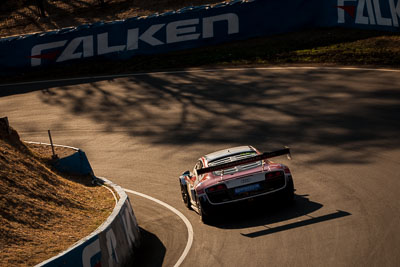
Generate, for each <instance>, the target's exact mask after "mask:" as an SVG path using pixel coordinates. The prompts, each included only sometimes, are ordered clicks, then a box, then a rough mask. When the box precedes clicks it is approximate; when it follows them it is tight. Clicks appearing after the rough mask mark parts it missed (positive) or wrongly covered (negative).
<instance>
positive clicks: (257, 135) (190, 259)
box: [0, 68, 400, 267]
mask: <svg viewBox="0 0 400 267" xmlns="http://www.w3.org/2000/svg"><path fill="white" fill-rule="evenodd" d="M0 92H1V93H0V94H1V95H2V97H0V116H8V117H9V121H10V123H11V125H12V126H13V127H14V128H16V129H17V130H18V131H19V133H20V135H21V136H22V138H23V139H24V140H31V141H42V142H46V141H47V132H46V131H47V130H48V129H51V130H52V134H53V141H54V142H56V143H59V144H65V145H71V146H75V147H80V148H82V149H83V150H85V152H86V153H87V155H88V157H89V159H90V161H91V164H92V167H93V168H94V170H95V173H96V174H97V175H99V176H104V177H108V178H110V179H112V180H113V181H114V182H115V183H117V184H119V185H121V186H122V187H124V188H127V189H131V190H134V191H137V192H141V193H144V194H147V195H149V196H152V197H154V198H156V199H159V200H161V201H163V202H165V203H167V204H169V205H170V206H172V207H174V208H176V209H177V210H179V211H180V212H181V213H182V214H184V215H185V216H186V217H187V218H188V220H189V221H190V223H191V224H192V226H193V231H194V240H193V245H192V247H191V249H190V251H189V253H188V255H187V257H186V259H185V260H184V261H183V263H182V265H181V266H248V267H249V266H289V265H290V266H293V265H295V266H398V264H399V263H400V253H398V252H399V247H400V234H399V233H400V196H399V192H400V172H399V169H400V166H399V165H400V138H399V129H400V120H399V118H400V72H399V71H378V70H367V69H340V68H289V69H285V68H265V69H239V70H213V71H206V70H196V71H191V72H170V73H153V74H138V75H134V76H128V77H118V78H113V77H103V78H91V79H81V80H76V81H58V82H44V83H38V84H22V85H19V86H5V87H0ZM243 144H252V145H254V146H255V147H257V148H259V149H260V150H262V151H269V150H273V149H275V148H282V147H283V146H285V145H287V146H290V147H291V148H292V156H293V160H292V161H290V162H288V160H287V159H286V158H284V157H281V158H277V159H276V160H275V161H278V162H282V163H286V164H288V165H289V167H290V168H291V170H292V173H293V175H294V182H295V187H296V202H295V205H293V206H290V207H276V203H273V202H271V203H265V206H264V207H260V206H254V205H250V208H241V209H240V208H238V209H235V210H231V211H230V212H227V213H224V214H221V215H220V216H219V217H218V218H217V219H216V220H215V221H214V222H213V223H212V224H211V225H203V224H202V223H201V222H200V220H199V218H198V216H197V214H196V213H194V212H193V211H188V210H186V209H185V207H184V205H183V203H182V201H181V198H180V191H179V187H178V176H179V175H180V173H182V172H183V171H185V170H187V169H191V168H192V167H193V164H194V163H195V161H196V160H197V158H198V157H199V156H201V155H202V154H205V153H208V152H211V151H214V150H217V149H222V148H226V147H230V146H236V145H243ZM130 198H131V201H132V205H133V207H134V210H135V214H136V216H137V219H138V222H139V225H140V227H141V228H142V230H143V233H144V237H145V242H144V248H143V250H142V251H141V253H140V258H139V259H138V264H140V265H143V266H161V265H162V266H173V265H174V264H175V263H176V262H177V261H178V259H179V258H180V256H181V254H182V252H183V251H184V249H185V246H186V243H187V238H188V231H187V229H186V226H185V224H184V223H183V221H182V220H181V219H180V218H179V217H178V216H176V214H174V213H173V212H171V210H169V209H166V208H165V207H163V206H161V205H158V204H157V203H155V202H152V201H150V200H148V199H146V198H142V197H140V196H136V195H131V194H130ZM250 204H252V203H250Z"/></svg>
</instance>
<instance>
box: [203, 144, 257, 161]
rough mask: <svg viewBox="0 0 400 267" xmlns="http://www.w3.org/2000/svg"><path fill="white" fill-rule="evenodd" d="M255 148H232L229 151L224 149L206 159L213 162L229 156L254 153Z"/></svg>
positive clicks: (208, 155)
mask: <svg viewBox="0 0 400 267" xmlns="http://www.w3.org/2000/svg"><path fill="white" fill-rule="evenodd" d="M254 151H255V150H254V148H252V147H251V146H237V147H232V148H228V149H222V150H219V151H216V152H213V153H210V154H207V155H205V156H204V157H205V159H206V160H207V161H208V162H210V161H213V160H216V159H218V158H223V157H226V156H229V155H233V154H239V153H244V152H254Z"/></svg>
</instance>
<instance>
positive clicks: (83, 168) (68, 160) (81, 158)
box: [54, 149, 93, 175]
mask: <svg viewBox="0 0 400 267" xmlns="http://www.w3.org/2000/svg"><path fill="white" fill-rule="evenodd" d="M54 167H55V168H56V169H57V170H58V171H60V172H66V173H73V174H81V175H87V174H93V170H92V167H91V166H90V163H89V161H88V159H87V157H86V154H85V152H83V151H82V150H80V149H79V150H78V151H76V152H75V153H74V154H72V155H70V156H68V157H65V158H60V159H58V160H57V161H56V162H55V164H54Z"/></svg>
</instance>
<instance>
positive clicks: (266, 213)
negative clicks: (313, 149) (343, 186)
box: [210, 195, 351, 238]
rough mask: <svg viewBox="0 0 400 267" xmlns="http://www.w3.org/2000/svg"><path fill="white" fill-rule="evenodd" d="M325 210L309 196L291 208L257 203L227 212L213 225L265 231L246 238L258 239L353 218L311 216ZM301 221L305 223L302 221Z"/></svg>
mask: <svg viewBox="0 0 400 267" xmlns="http://www.w3.org/2000/svg"><path fill="white" fill-rule="evenodd" d="M322 207H323V205H322V204H320V203H316V202H313V201H310V200H309V199H308V198H307V197H306V196H301V195H295V201H294V203H291V204H290V205H284V204H279V203H276V202H274V201H271V202H268V203H255V204H254V205H246V206H242V207H236V208H235V209H234V210H232V209H229V210H226V211H224V212H222V213H220V214H218V215H217V216H215V217H213V220H212V222H211V223H210V225H211V226H215V227H218V228H222V229H246V228H252V227H257V226H263V227H265V229H263V230H259V231H256V232H252V233H246V234H242V235H243V236H246V237H249V238H255V237H258V236H262V235H268V234H273V233H277V232H281V231H286V230H290V229H294V228H298V227H303V226H308V225H312V224H316V223H321V222H324V221H328V220H334V219H338V218H341V217H345V216H349V215H351V214H350V213H348V212H346V211H340V210H337V211H336V212H332V213H329V214H325V215H321V216H314V215H313V216H311V215H310V214H311V213H313V212H315V211H317V210H319V209H321V208H322ZM304 216H305V217H306V218H305V219H304V218H302V217H304ZM300 218H302V219H301V220H299V219H300ZM294 219H296V221H295V222H293V220H294ZM285 221H289V223H287V224H282V223H283V222H285ZM276 223H279V224H281V225H279V226H274V227H269V226H268V225H271V224H276Z"/></svg>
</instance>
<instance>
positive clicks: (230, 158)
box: [208, 151, 262, 175]
mask: <svg viewBox="0 0 400 267" xmlns="http://www.w3.org/2000/svg"><path fill="white" fill-rule="evenodd" d="M255 155H257V153H256V152H255V151H248V152H242V153H238V154H232V155H229V156H226V157H222V158H218V159H215V160H213V161H210V162H209V163H208V166H210V167H211V166H217V165H221V164H224V163H228V162H232V161H236V160H241V159H245V158H249V157H252V156H255ZM261 164H262V162H261V160H259V161H256V162H251V163H247V164H243V165H238V166H235V167H233V168H229V169H225V170H220V171H215V172H213V174H214V175H223V174H233V173H236V172H239V171H244V170H248V169H252V168H255V167H258V166H261Z"/></svg>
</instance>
